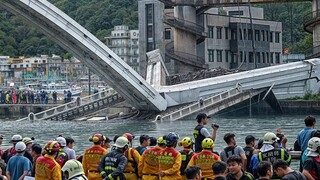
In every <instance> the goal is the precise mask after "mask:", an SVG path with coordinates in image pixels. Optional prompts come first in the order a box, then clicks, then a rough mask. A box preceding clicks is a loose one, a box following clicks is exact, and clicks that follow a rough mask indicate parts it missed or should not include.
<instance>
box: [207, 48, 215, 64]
mask: <svg viewBox="0 0 320 180" xmlns="http://www.w3.org/2000/svg"><path fill="white" fill-rule="evenodd" d="M213 52H214V50H213V49H208V61H209V62H214V56H213V55H214V53H213Z"/></svg>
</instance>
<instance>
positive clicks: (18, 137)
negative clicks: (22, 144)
mask: <svg viewBox="0 0 320 180" xmlns="http://www.w3.org/2000/svg"><path fill="white" fill-rule="evenodd" d="M19 141H22V136H21V135H20V134H15V135H13V136H12V137H11V140H10V143H17V142H19Z"/></svg>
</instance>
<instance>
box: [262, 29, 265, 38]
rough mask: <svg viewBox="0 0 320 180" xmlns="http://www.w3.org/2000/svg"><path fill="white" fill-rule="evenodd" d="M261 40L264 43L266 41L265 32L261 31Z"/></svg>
mask: <svg viewBox="0 0 320 180" xmlns="http://www.w3.org/2000/svg"><path fill="white" fill-rule="evenodd" d="M261 39H262V41H265V36H264V30H261Z"/></svg>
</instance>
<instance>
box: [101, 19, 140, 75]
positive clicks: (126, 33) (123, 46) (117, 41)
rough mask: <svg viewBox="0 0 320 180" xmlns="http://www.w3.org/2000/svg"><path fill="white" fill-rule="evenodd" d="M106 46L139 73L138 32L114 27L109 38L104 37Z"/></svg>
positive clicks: (123, 27)
mask: <svg viewBox="0 0 320 180" xmlns="http://www.w3.org/2000/svg"><path fill="white" fill-rule="evenodd" d="M106 45H107V46H108V47H109V48H110V49H111V50H112V51H113V52H115V53H116V54H117V55H118V56H120V58H121V59H122V60H123V61H125V62H126V63H127V64H128V65H129V66H131V67H132V68H133V69H134V70H135V71H137V72H138V73H140V67H139V30H129V27H128V26H124V25H122V26H115V27H114V30H113V31H112V32H111V36H109V37H106Z"/></svg>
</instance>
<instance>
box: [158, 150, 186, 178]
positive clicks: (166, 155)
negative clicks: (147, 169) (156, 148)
mask: <svg viewBox="0 0 320 180" xmlns="http://www.w3.org/2000/svg"><path fill="white" fill-rule="evenodd" d="M159 163H160V164H159V167H160V172H161V171H164V173H165V176H163V177H161V180H181V176H180V166H181V154H180V153H179V151H177V150H175V149H174V148H173V147H167V148H165V149H163V150H162V151H161V152H160V156H159Z"/></svg>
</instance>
